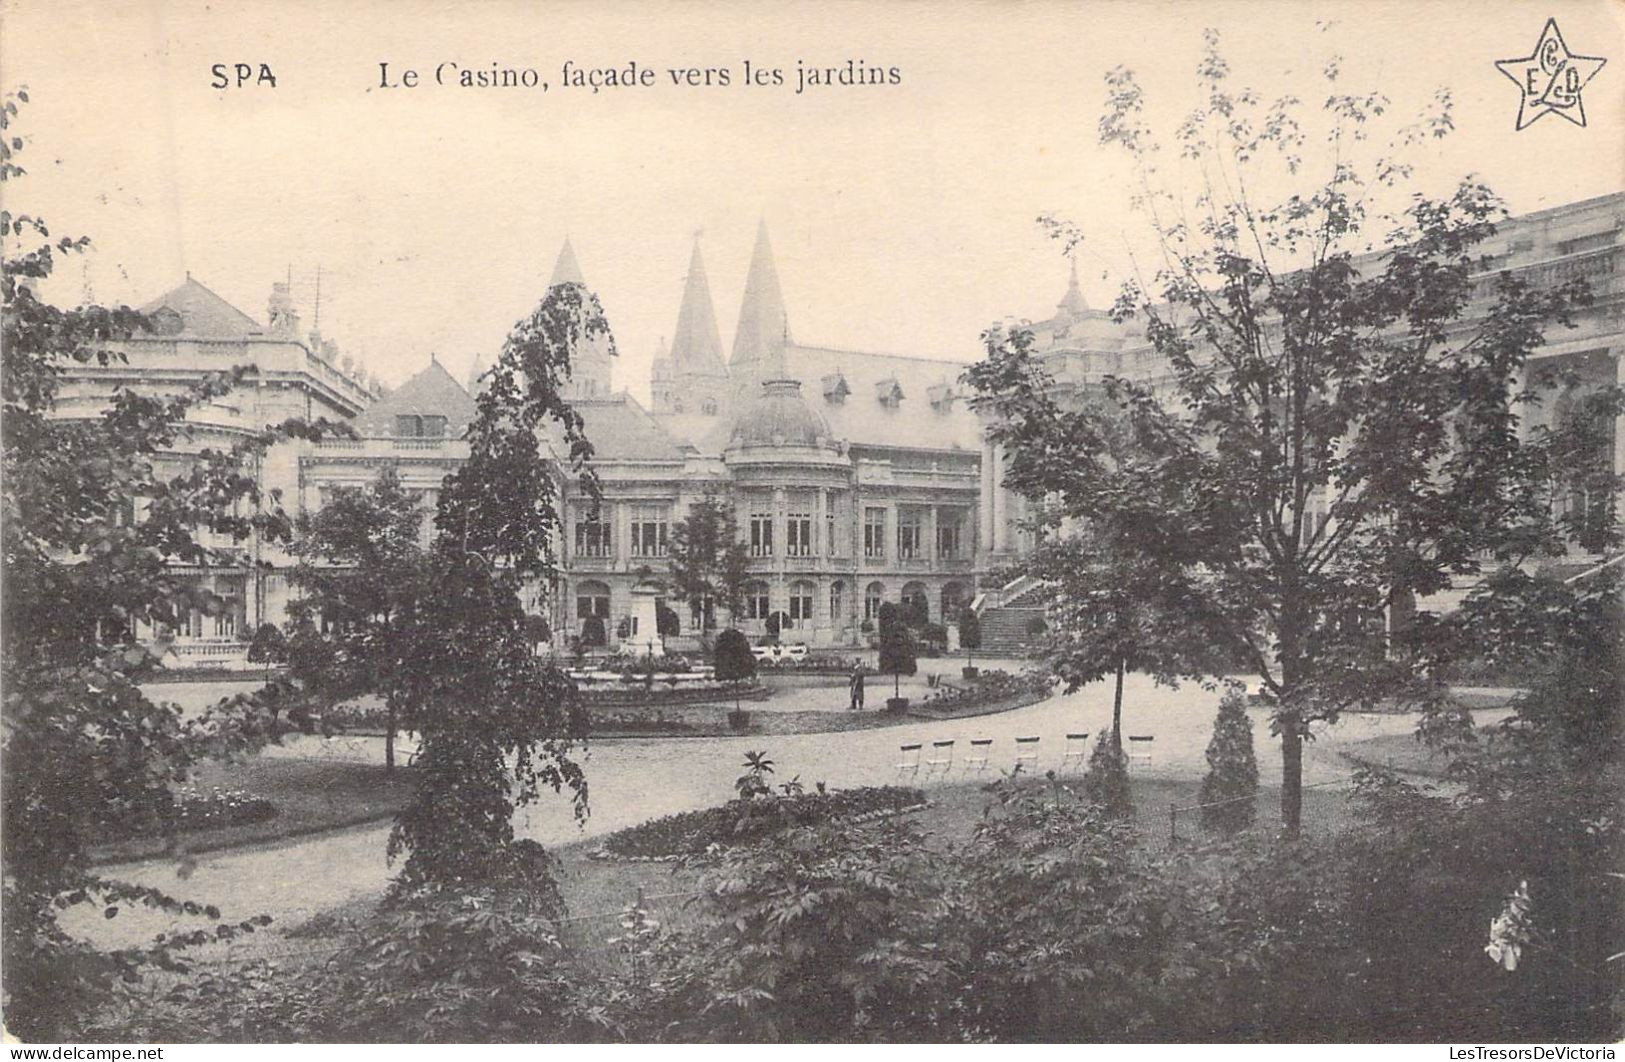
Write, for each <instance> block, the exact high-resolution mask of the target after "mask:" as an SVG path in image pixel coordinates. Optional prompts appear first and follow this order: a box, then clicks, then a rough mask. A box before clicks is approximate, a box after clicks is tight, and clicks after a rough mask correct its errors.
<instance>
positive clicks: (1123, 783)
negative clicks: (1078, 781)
mask: <svg viewBox="0 0 1625 1062" xmlns="http://www.w3.org/2000/svg"><path fill="white" fill-rule="evenodd" d="M1083 794H1084V797H1085V798H1086V799H1087V800H1088V801H1089V803H1091V804H1095V805H1098V806H1099V807H1100V808H1101V809H1102V810H1104V812H1105V813H1106V815H1108V816H1109V817H1111V818H1114V819H1126V818H1128V817H1129V816H1131V815H1133V814H1134V796H1133V793H1132V792H1131V790H1130V786H1129V780H1128V756H1127V755H1126V754H1125V753H1124V752H1123V746H1122V743H1121V742H1120V741H1118V740H1116V737H1115V736H1114V735H1112V734H1101V735H1100V736H1099V737H1097V738H1096V739H1095V748H1094V751H1093V752H1091V753H1090V754H1089V767H1088V769H1087V770H1085V771H1084V772H1083Z"/></svg>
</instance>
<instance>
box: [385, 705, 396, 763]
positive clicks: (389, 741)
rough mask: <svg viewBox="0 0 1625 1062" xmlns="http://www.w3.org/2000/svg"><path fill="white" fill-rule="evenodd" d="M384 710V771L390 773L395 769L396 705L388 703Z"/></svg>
mask: <svg viewBox="0 0 1625 1062" xmlns="http://www.w3.org/2000/svg"><path fill="white" fill-rule="evenodd" d="M384 711H385V712H386V713H387V718H386V719H385V722H384V773H385V774H388V773H390V772H391V771H393V770H394V769H395V706H394V705H393V704H391V705H387V706H386V707H385V709H384Z"/></svg>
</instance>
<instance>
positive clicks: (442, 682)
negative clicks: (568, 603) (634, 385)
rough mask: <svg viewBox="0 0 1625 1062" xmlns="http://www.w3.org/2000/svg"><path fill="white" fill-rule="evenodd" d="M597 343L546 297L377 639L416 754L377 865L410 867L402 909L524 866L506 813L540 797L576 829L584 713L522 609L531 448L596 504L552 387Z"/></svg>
mask: <svg viewBox="0 0 1625 1062" xmlns="http://www.w3.org/2000/svg"><path fill="white" fill-rule="evenodd" d="M608 335H609V326H608V324H607V323H606V321H605V320H604V316H603V311H602V310H601V308H600V307H599V304H598V300H597V298H596V297H595V296H594V295H592V294H591V293H590V292H588V291H587V290H586V289H585V288H584V287H582V286H581V285H579V284H560V285H556V286H554V287H553V288H551V289H549V290H548V292H547V294H546V296H545V297H544V298H543V299H542V301H541V303H540V304H539V305H538V306H537V308H536V309H535V310H534V311H533V312H532V313H531V314H530V315H528V316H527V317H526V318H524V319H523V320H521V321H520V322H519V323H518V324H516V325H515V326H514V329H513V331H512V332H511V333H510V334H509V336H508V339H507V340H506V342H504V344H503V347H502V353H501V355H500V357H499V358H498V360H497V363H496V365H495V366H494V367H493V368H492V369H491V370H490V371H489V372H487V373H486V374H485V376H484V378H483V381H484V384H485V389H484V390H483V391H481V392H480V395H479V397H478V399H477V400H476V415H475V418H474V420H473V422H472V423H471V424H470V425H469V429H468V434H467V439H468V446H469V456H468V460H467V461H466V462H464V463H463V464H462V465H461V466H460V467H459V468H458V469H457V471H455V472H454V473H452V474H451V475H450V476H448V477H446V480H445V483H444V485H443V488H442V490H441V494H440V505H439V510H438V512H437V513H436V516H435V527H436V530H437V534H436V538H435V542H434V546H433V548H432V549H431V550H430V552H429V554H428V556H427V577H426V578H424V579H423V580H421V582H420V583H419V585H421V586H422V587H423V588H424V591H425V592H424V595H423V597H422V598H421V599H420V601H419V604H418V607H416V608H414V609H412V610H411V611H410V612H408V613H406V614H404V615H402V616H401V618H400V620H399V621H398V622H397V623H396V624H395V625H394V630H393V632H392V640H393V641H394V642H395V645H396V648H397V653H398V656H397V660H398V665H397V667H398V672H397V674H396V676H395V678H394V681H393V683H392V686H393V688H395V689H397V690H399V699H400V700H399V703H400V706H401V710H402V715H403V717H404V718H410V719H412V720H413V721H414V724H415V729H416V730H417V732H418V733H419V735H420V739H421V740H420V744H419V753H418V764H419V766H420V767H421V768H422V771H421V781H420V783H419V786H418V789H417V791H416V793H414V795H413V798H412V801H411V802H410V803H409V804H408V805H407V806H406V807H405V808H403V809H402V811H401V813H400V815H399V817H398V818H397V819H396V822H395V828H394V830H393V831H392V833H391V834H390V839H389V853H390V855H391V856H392V857H393V856H396V855H398V854H399V853H401V852H403V851H404V852H407V853H409V854H408V857H407V860H406V865H405V867H404V868H403V870H402V873H401V875H400V878H399V879H398V882H397V888H398V890H399V891H400V892H401V893H402V894H403V895H411V894H412V893H413V892H414V890H441V889H453V890H456V889H463V888H467V887H470V885H471V883H478V882H482V881H502V880H508V879H509V878H511V877H512V875H513V873H515V867H516V866H517V865H518V863H522V862H524V861H525V860H527V859H529V856H528V855H527V854H526V852H525V850H523V849H522V848H520V847H516V846H515V845H514V833H513V813H514V808H515V807H516V806H517V805H521V804H525V803H529V802H531V801H534V800H536V799H538V798H539V797H540V795H541V789H542V787H543V786H546V787H549V788H551V789H553V790H554V791H555V792H562V791H564V790H566V789H568V790H569V791H570V794H571V796H572V799H573V801H574V804H575V810H576V814H577V815H578V816H585V814H586V806H587V781H586V776H585V775H584V774H583V772H582V770H581V768H580V766H579V765H578V764H576V763H575V761H574V760H572V759H571V757H570V752H571V749H572V747H573V744H574V742H575V741H576V740H577V739H578V738H581V737H583V736H584V735H585V734H586V728H587V716H586V712H585V711H584V710H583V708H582V705H581V699H580V696H579V694H578V693H577V691H576V688H575V685H574V683H573V682H572V681H571V680H570V678H569V676H568V675H566V674H565V673H564V672H563V671H562V670H560V669H559V668H558V667H556V666H555V665H554V664H553V663H552V661H551V660H549V659H548V658H545V657H540V656H537V655H535V654H534V653H533V652H532V649H531V643H530V638H529V623H528V619H527V616H526V613H525V610H524V608H523V606H522V604H521V600H522V598H523V596H524V595H525V592H526V589H527V587H532V586H535V585H537V584H542V585H548V584H550V583H551V582H552V580H553V578H554V577H555V575H556V564H555V558H554V555H553V552H552V543H553V541H554V540H555V539H556V537H557V536H558V534H559V530H560V521H559V515H558V507H557V502H558V493H557V491H558V488H557V486H556V484H555V482H554V479H553V474H552V472H551V471H550V462H549V461H547V460H546V459H545V457H544V454H543V449H542V447H543V437H544V435H547V436H550V437H551V449H552V450H553V451H554V452H555V453H558V454H561V455H563V459H564V461H565V462H566V463H567V465H568V466H569V467H571V468H572V469H574V470H575V471H576V472H577V474H578V476H579V479H580V482H581V487H582V490H583V491H584V492H585V493H587V494H588V495H589V496H590V497H592V498H595V499H596V498H597V497H598V495H599V491H598V483H597V479H596V477H595V476H594V475H593V474H592V472H591V470H590V469H589V468H588V467H587V462H588V460H589V459H590V458H591V456H592V446H591V444H590V443H589V442H588V441H587V439H586V437H585V436H584V434H583V432H582V420H581V416H580V414H578V413H576V412H575V411H574V410H573V409H571V408H570V406H569V405H568V404H567V403H566V402H565V401H564V399H563V398H562V397H561V396H560V393H559V386H560V381H561V380H562V379H563V378H564V377H565V376H566V375H567V374H568V373H569V367H570V362H571V358H572V356H573V354H574V353H575V351H576V350H577V349H579V348H580V346H581V345H582V344H584V343H588V342H592V341H594V340H596V339H598V338H599V337H606V338H607V337H608ZM611 342H613V341H612V340H611Z"/></svg>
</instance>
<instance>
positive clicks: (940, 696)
mask: <svg viewBox="0 0 1625 1062" xmlns="http://www.w3.org/2000/svg"><path fill="white" fill-rule="evenodd" d="M1054 685H1055V680H1054V678H1052V677H1051V676H1050V675H1049V674H1047V673H1046V672H1042V671H1025V672H1023V673H1021V674H1019V675H1012V674H1010V673H1009V672H1008V671H984V672H982V674H981V675H979V676H978V677H976V678H975V679H973V680H971V682H970V684H969V685H965V686H952V685H941V686H937V687H935V688H934V689H931V690H929V691H927V692H926V695H925V697H924V698H923V699H922V700H921V701H920V704H919V707H922V708H926V709H929V710H932V711H939V712H952V713H960V712H965V711H968V710H971V709H975V708H982V707H985V706H987V705H989V704H996V703H998V702H999V701H1004V700H1009V699H1011V698H1015V697H1025V696H1031V695H1039V696H1048V695H1049V692H1050V690H1051V689H1053V688H1054Z"/></svg>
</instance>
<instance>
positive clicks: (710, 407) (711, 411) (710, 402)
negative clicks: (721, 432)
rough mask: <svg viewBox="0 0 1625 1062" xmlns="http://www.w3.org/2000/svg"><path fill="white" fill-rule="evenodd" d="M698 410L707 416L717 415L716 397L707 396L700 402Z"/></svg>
mask: <svg viewBox="0 0 1625 1062" xmlns="http://www.w3.org/2000/svg"><path fill="white" fill-rule="evenodd" d="M700 412H701V413H704V414H705V415H706V416H708V417H714V416H716V415H717V403H716V399H714V398H707V399H706V400H705V401H704V402H701V403H700Z"/></svg>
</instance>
